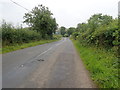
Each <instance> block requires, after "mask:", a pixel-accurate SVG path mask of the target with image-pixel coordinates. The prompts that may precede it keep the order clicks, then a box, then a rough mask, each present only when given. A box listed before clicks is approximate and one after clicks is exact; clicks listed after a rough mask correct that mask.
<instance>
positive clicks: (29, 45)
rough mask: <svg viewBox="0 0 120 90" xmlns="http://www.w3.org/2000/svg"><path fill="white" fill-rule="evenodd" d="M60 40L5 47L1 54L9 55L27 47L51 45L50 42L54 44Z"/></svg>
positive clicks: (0, 51)
mask: <svg viewBox="0 0 120 90" xmlns="http://www.w3.org/2000/svg"><path fill="white" fill-rule="evenodd" d="M58 40H60V39H54V40H40V41H34V42H29V43H23V44H14V45H11V46H5V47H3V48H2V49H1V48H0V54H4V53H8V52H12V51H16V50H19V49H24V48H27V47H32V46H36V45H41V44H45V43H50V42H54V41H58Z"/></svg>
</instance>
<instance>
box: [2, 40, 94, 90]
mask: <svg viewBox="0 0 120 90" xmlns="http://www.w3.org/2000/svg"><path fill="white" fill-rule="evenodd" d="M2 70H3V71H2V76H3V77H2V84H3V85H2V87H3V88H94V87H95V85H94V83H93V82H92V80H91V79H90V77H89V73H88V71H87V70H86V69H85V67H84V65H83V63H82V61H81V59H80V58H79V56H78V54H77V52H76V50H75V48H74V46H73V44H72V42H71V40H70V39H69V38H63V39H62V40H60V41H57V42H53V43H47V44H43V45H38V46H35V47H30V48H26V49H22V50H17V51H14V52H10V53H7V54H3V56H2Z"/></svg>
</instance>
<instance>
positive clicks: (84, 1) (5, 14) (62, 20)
mask: <svg viewBox="0 0 120 90" xmlns="http://www.w3.org/2000/svg"><path fill="white" fill-rule="evenodd" d="M13 1H14V2H17V3H19V4H20V5H22V6H24V7H25V8H27V9H29V10H31V9H32V8H34V7H35V6H37V5H38V4H43V5H44V6H46V7H48V8H49V10H51V12H52V13H53V17H55V18H56V20H57V23H58V24H59V27H60V26H65V27H67V28H69V27H76V25H77V24H78V23H82V22H86V21H87V19H89V18H90V16H91V15H93V14H96V13H103V14H107V15H111V16H113V17H114V18H116V17H117V15H118V1H119V0H13ZM27 12H28V11H27V10H25V9H23V8H22V7H20V6H17V5H16V4H14V3H13V2H11V0H0V22H1V21H2V19H5V20H6V21H7V22H10V23H13V24H14V25H19V24H21V23H22V22H23V16H24V14H25V13H27Z"/></svg>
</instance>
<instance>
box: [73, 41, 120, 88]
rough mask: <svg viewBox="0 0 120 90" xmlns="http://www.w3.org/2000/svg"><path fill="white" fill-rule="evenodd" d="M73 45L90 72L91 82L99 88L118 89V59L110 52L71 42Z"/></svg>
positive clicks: (119, 79)
mask: <svg viewBox="0 0 120 90" xmlns="http://www.w3.org/2000/svg"><path fill="white" fill-rule="evenodd" d="M73 43H74V45H75V46H76V49H77V50H78V52H79V54H80V57H81V59H82V60H83V62H84V64H85V66H86V68H87V69H88V70H89V71H90V74H91V77H92V80H93V81H94V82H96V83H97V85H98V86H99V87H100V88H120V86H119V81H120V78H119V74H118V70H119V67H118V66H119V63H118V58H117V57H116V56H115V55H114V54H113V53H112V52H108V51H106V50H105V49H99V48H95V47H92V46H86V45H82V44H80V42H78V41H75V40H73Z"/></svg>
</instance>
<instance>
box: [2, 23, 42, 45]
mask: <svg viewBox="0 0 120 90" xmlns="http://www.w3.org/2000/svg"><path fill="white" fill-rule="evenodd" d="M0 32H1V33H0V34H1V35H0V36H2V37H1V38H2V44H3V46H6V45H12V44H15V43H18V44H21V43H27V42H30V41H37V40H40V39H41V35H40V34H39V33H37V32H36V31H33V30H29V29H28V28H14V27H13V26H12V25H11V24H7V23H6V22H3V24H2V25H1V28H0Z"/></svg>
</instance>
